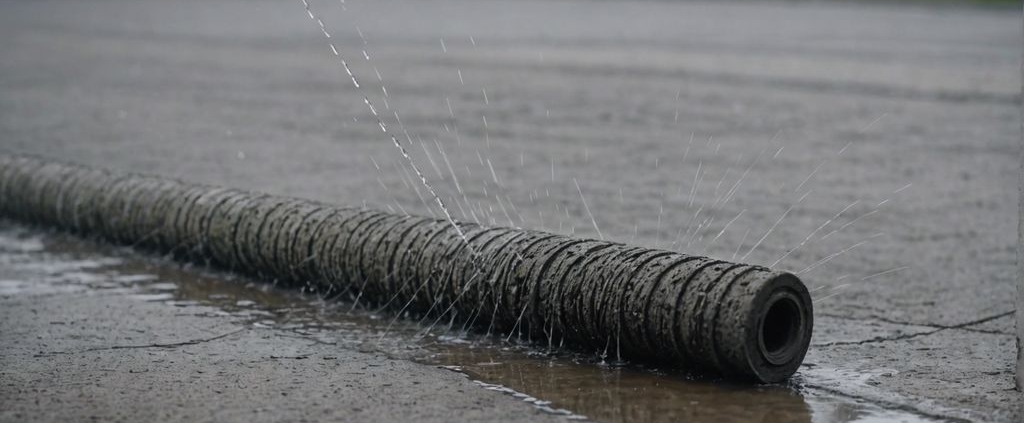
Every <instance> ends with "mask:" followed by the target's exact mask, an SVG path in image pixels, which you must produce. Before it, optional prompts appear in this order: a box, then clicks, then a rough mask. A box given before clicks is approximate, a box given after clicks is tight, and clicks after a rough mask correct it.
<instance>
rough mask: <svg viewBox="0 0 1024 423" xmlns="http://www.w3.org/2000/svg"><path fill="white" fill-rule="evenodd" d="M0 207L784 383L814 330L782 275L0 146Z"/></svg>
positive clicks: (357, 293) (339, 289)
mask: <svg viewBox="0 0 1024 423" xmlns="http://www.w3.org/2000/svg"><path fill="white" fill-rule="evenodd" d="M0 215H3V216H7V217H10V218H13V219H17V220H20V221H23V222H28V223H32V224H39V225H46V226H53V227H57V228H60V229H63V230H66V231H70V232H73V233H78V234H83V235H92V236H98V237H102V238H105V239H107V240H109V241H112V242H116V243H120V244H127V245H133V246H138V247H143V248H146V249H151V250H156V251H159V252H163V253H171V254H173V255H175V256H176V257H178V258H181V259H187V260H193V261H197V262H201V263H212V264H216V265H218V266H220V267H223V268H226V269H229V270H233V271H238V272H242V273H246V274H249V275H254V276H257V277H260V278H265V279H271V280H275V281H277V282H280V283H284V284H292V285H298V286H304V287H309V288H313V289H316V290H317V291H318V292H329V293H337V294H347V295H349V296H351V297H352V298H355V297H358V298H359V299H360V301H361V302H365V303H370V304H376V305H388V307H390V308H393V309H396V310H397V309H404V310H405V311H406V312H411V313H414V314H418V315H420V316H427V317H429V318H431V319H432V320H439V319H446V320H444V321H447V319H451V318H453V316H454V318H455V319H457V320H461V321H464V322H473V323H474V324H475V325H476V326H481V327H488V328H492V329H496V330H500V331H504V332H506V333H521V334H522V335H523V336H527V337H530V338H534V339H538V340H544V342H548V341H549V340H555V342H559V343H560V342H561V341H563V340H564V341H566V342H567V344H568V345H574V346H576V348H578V349H580V350H582V351H618V353H619V354H621V356H622V357H623V358H630V359H636V360H654V361H657V362H663V363H671V364H673V365H675V366H676V367H678V368H681V369H685V370H688V371H692V372H696V373H703V374H711V375H724V376H728V377H733V378H739V379H746V380H752V381H760V382H778V381H782V380H784V379H786V378H788V377H789V376H791V375H792V374H793V373H794V372H795V371H796V369H797V367H799V365H800V363H801V361H802V360H803V358H804V354H805V353H806V352H807V347H808V344H809V342H810V337H811V327H812V321H813V318H812V310H811V300H810V296H809V295H808V293H807V289H806V288H805V287H804V284H803V283H802V282H801V281H800V279H798V278H797V277H796V276H794V275H792V274H790V273H786V272H779V271H772V270H770V269H766V268H764V267H760V266H752V265H746V264H738V263H731V262H728V261H723V260H716V259H712V258H708V257H702V256H696V255H687V254H681V253H677V252H672V251H665V250H655V249H649V248H641V247H635V246H629V245H624V244H619V243H615V242H607V241H597V240H592V239H581V238H572V237H568V236H563V235H555V234H550V233H545V232H540V231H533V230H523V229H509V228H500V227H486V226H482V225H477V224H472V223H456V224H455V225H458V228H459V230H456V229H455V225H453V224H452V223H450V222H448V221H446V220H438V219H432V218H423V217H415V216H400V215H395V214H389V213H384V212H380V211H375V210H366V209H362V208H344V207H336V206H331V205H327V204H321V203H317V202H312V201H307V200H300V199H294V198H286V197H277V196H270V195H264V194H259V193H255V192H249V191H243V190H237V189H227V188H219V187H211V186H205V185H197V184H191V183H185V182H180V181H176V180H171V179H166V178H159V177H152V176H143V175H133V174H124V173H112V172H108V171H104V170H97V169H90V168H85V167H79V166H72V165H66V164H61V163H57V162H51V161H45V160H40V159H36V158H29V157H22V156H7V155H0Z"/></svg>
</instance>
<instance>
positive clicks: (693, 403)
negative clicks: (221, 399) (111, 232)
mask: <svg viewBox="0 0 1024 423" xmlns="http://www.w3.org/2000/svg"><path fill="white" fill-rule="evenodd" d="M54 293H75V294H78V295H104V296H107V295H116V296H121V297H124V299H125V301H141V302H150V303H157V304H161V305H164V306H165V307H171V308H178V309H180V310H181V312H182V313H197V314H206V313H208V314H212V315H219V316H230V317H231V318H232V319H233V320H234V322H235V323H236V324H237V325H238V327H239V328H240V329H244V330H255V331H273V332H281V333H285V334H288V335H289V336H295V337H297V338H298V339H303V340H312V341H313V342H317V343H327V344H330V345H332V346H333V347H335V348H339V349H349V350H357V351H362V352H376V353H382V354H385V355H387V356H389V357H391V358H392V359H396V360H403V359H404V360H413V361H416V362H419V363H423V364H429V365H434V366H439V367H442V368H444V369H447V370H450V371H453V372H458V373H461V374H464V375H465V376H466V377H468V378H470V379H471V380H472V381H473V382H474V383H475V384H476V385H478V386H479V389H483V390H489V391H494V392H496V393H498V394H504V395H510V396H512V397H514V398H517V399H520V400H522V401H524V402H527V403H530V404H532V405H533V406H534V407H536V408H537V409H539V410H542V411H543V412H545V413H549V414H554V415H563V416H565V417H566V418H569V419H580V420H594V421H602V422H616V423H618V422H621V423H627V422H676V421H687V420H691V421H722V422H870V421H905V422H917V421H929V419H928V418H926V417H923V416H920V415H916V414H911V413H906V412H901V411H894V410H886V409H883V408H881V407H878V406H877V405H872V404H868V403H862V402H859V401H857V400H856V399H855V398H848V397H841V396H836V395H833V394H831V393H829V392H825V391H823V390H819V389H808V388H807V387H805V386H803V382H804V379H802V378H800V377H798V378H797V380H795V381H794V382H792V383H790V384H787V385H782V386H747V385H740V384H731V383H728V382H723V381H713V380H700V379H695V378H689V377H686V376H681V375H677V374H673V373H671V372H669V371H666V370H665V369H657V368H649V367H642V366H638V365H633V364H630V363H624V362H617V361H616V360H615V359H614V357H610V356H608V355H607V353H606V352H599V353H597V354H593V355H583V354H577V353H571V352H567V351H564V350H563V349H561V348H559V346H557V345H552V346H544V345H537V344H529V343H525V342H519V341H517V340H516V337H515V336H514V334H512V335H513V336H505V335H492V336H485V335H482V334H480V333H471V332H469V333H468V332H466V331H463V330H461V329H460V328H458V327H448V326H445V325H443V324H442V325H436V326H434V327H433V329H431V328H430V327H428V326H427V325H425V324H419V323H417V322H415V321H410V320H406V319H400V318H396V316H394V315H390V314H379V313H376V312H375V311H374V310H367V309H365V308H363V307H361V306H359V305H358V304H353V303H351V302H343V301H339V300H331V299H323V298H318V297H315V296H312V295H305V294H301V293H297V292H294V291H291V290H283V289H279V288H276V287H274V286H273V285H272V284H269V283H262V282H259V281H254V280H249V279H245V278H241V277H238V276H234V275H231V274H227V273H223V272H218V271H214V270H210V269H206V268H203V267H195V266H191V265H187V264H182V263H178V262H174V261H171V260H169V259H166V258H156V257H152V256H148V255H144V254H140V253H138V252H136V251H133V250H131V249H128V248H122V247H113V246H109V245H106V244H102V243H97V242H93V241H88V240H82V239H79V238H75V237H72V236H69V235H65V234H60V233H53V232H46V231H41V230H38V229H30V228H27V227H24V226H19V225H16V224H14V223H11V222H8V221H0V296H2V297H3V298H6V299H15V298H25V297H29V298H30V297H35V296H46V295H51V294H54ZM292 358H296V359H316V358H317V357H303V356H301V355H300V356H296V357H292Z"/></svg>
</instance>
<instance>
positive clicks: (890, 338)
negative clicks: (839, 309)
mask: <svg viewBox="0 0 1024 423" xmlns="http://www.w3.org/2000/svg"><path fill="white" fill-rule="evenodd" d="M1012 314H1014V310H1010V311H1006V312H1003V313H999V314H996V315H994V316H989V317H985V318H981V319H977V320H972V321H969V322H964V323H960V324H956V325H934V324H925V325H921V324H916V323H899V322H894V321H891V320H888V319H881V318H878V319H876V320H880V321H883V322H886V323H893V324H902V325H908V326H909V325H914V326H925V327H931V328H934V329H935V330H931V331H925V332H918V333H911V334H902V335H896V336H877V337H874V338H870V339H864V340H860V341H836V342H826V343H821V344H814V345H812V346H814V347H818V348H821V347H833V346H842V345H863V344H872V343H878V342H888V341H901V340H904V339H911V338H917V337H921V336H927V335H932V334H935V333H938V332H942V331H944V330H949V329H967V327H968V326H974V325H978V324H982V323H986V322H990V321H993V320H996V319H1001V318H1003V317H1006V316H1010V315H1012ZM826 316H828V315H826ZM829 317H836V318H843V317H842V316H829ZM850 320H860V319H852V318H850ZM967 330H972V329H967ZM973 330H974V331H977V332H985V333H993V334H1001V335H1005V334H1004V333H1002V332H998V331H981V330H977V329H973Z"/></svg>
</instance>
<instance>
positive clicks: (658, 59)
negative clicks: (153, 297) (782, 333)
mask: <svg viewBox="0 0 1024 423" xmlns="http://www.w3.org/2000/svg"><path fill="white" fill-rule="evenodd" d="M311 6H312V10H313V11H314V12H315V13H317V14H318V17H320V18H322V20H323V22H324V23H325V25H326V28H327V29H328V31H330V33H331V35H332V38H331V39H332V40H333V41H335V42H336V47H337V49H338V51H339V53H341V55H342V56H343V57H344V58H345V59H346V61H347V63H348V64H349V66H350V68H351V70H352V71H353V72H354V74H355V75H356V77H357V78H358V79H359V82H360V87H361V88H355V87H354V86H353V85H352V83H351V82H350V80H349V77H348V76H347V75H346V72H345V70H344V68H343V67H342V66H341V64H340V63H339V61H338V60H337V58H335V57H334V56H333V55H332V54H331V50H330V48H329V46H328V44H327V39H326V38H325V37H324V35H323V34H322V33H321V31H320V28H319V26H318V25H317V23H316V22H315V21H311V20H310V19H309V17H308V16H307V14H306V12H305V11H304V10H303V6H302V3H301V1H298V0H296V1H294V2H262V1H260V2H250V1H246V2H242V1H226V2H170V1H161V2H156V1H150V2H140V1H89V2H84V1H83V2H50V1H35V2H4V3H0V8H2V9H3V13H0V37H2V38H3V39H4V40H5V42H4V43H2V44H0V148H2V149H3V150H5V151H9V152H16V153H32V154H39V155H42V156H46V157H51V158H55V159H62V160H67V161H73V162H76V163H83V164H91V165H96V166H102V167H106V168H112V169H118V170H128V171H139V172H148V173H156V174H161V175H167V176H173V177H180V178H183V179H186V180H190V181H196V182H204V183H212V184H220V185H228V186H236V187H243V188H250V189H256V190H261V191H266V192H270V193H274V194H285V195H291V196H297V197H304V198H313V199H318V200H324V201H328V202H332V203H338V204H362V203H364V202H365V203H366V204H368V205H370V206H376V207H381V208H390V209H393V210H398V211H400V210H406V211H408V212H410V213H420V214H426V213H433V214H435V215H440V213H441V211H440V210H438V209H437V207H435V206H434V205H433V203H432V202H431V197H430V194H429V193H428V192H427V191H426V190H425V188H424V187H423V185H422V184H421V183H419V182H418V180H417V178H416V176H415V175H414V174H412V170H411V169H410V168H409V167H408V165H407V162H406V161H405V160H404V158H403V157H402V156H401V155H400V154H399V153H398V150H397V149H396V148H395V146H394V145H393V143H392V141H391V139H390V138H389V137H388V136H387V135H386V134H383V133H381V131H380V128H379V126H378V124H377V122H376V120H375V119H374V118H373V116H372V115H371V114H370V112H369V108H367V107H366V105H365V104H364V101H363V98H364V97H363V96H364V95H365V96H366V97H367V98H369V99H370V101H371V102H372V103H373V105H374V107H375V108H376V109H377V110H379V111H380V113H381V115H382V116H384V119H385V122H386V123H387V124H388V128H389V131H390V133H392V134H394V135H396V137H397V139H398V140H399V141H400V142H402V143H403V145H405V146H406V147H408V148H409V150H410V152H411V153H412V154H413V159H414V161H415V163H416V164H417V165H418V167H419V168H420V170H421V171H422V172H423V174H424V176H425V177H426V178H427V179H428V181H429V182H430V183H431V184H432V186H433V187H434V188H436V190H437V192H438V193H439V194H440V195H441V196H442V197H443V198H444V199H445V200H446V201H447V203H448V204H449V206H450V208H451V211H452V213H453V214H454V215H455V216H456V217H457V218H461V219H466V220H474V219H476V220H481V221H487V222H491V221H492V220H493V221H494V222H495V223H498V224H512V225H516V226H523V227H534V228H544V229H547V230H552V231H559V232H565V233H575V234H577V235H581V236H590V237H596V236H602V237H605V238H610V239H616V240H622V241H630V242H634V243H639V244H644V245H650V246H660V247H664V248H673V249H678V250H681V251H684V252H690V253H702V254H708V255H712V256H720V257H725V258H732V257H735V258H736V259H739V260H742V261H747V262H754V263H760V264H766V265H773V264H774V265H775V266H776V267H780V268H785V269H791V270H793V271H802V273H800V276H801V277H802V278H803V279H804V280H805V281H806V283H807V284H808V286H809V287H810V288H811V289H813V290H815V292H814V296H815V300H816V302H815V308H816V310H815V311H816V316H817V317H818V320H817V322H816V323H818V324H817V327H816V333H815V340H814V346H813V347H812V350H811V352H810V353H809V355H808V358H807V365H806V366H805V367H804V368H802V369H801V371H800V373H798V382H800V383H805V384H807V385H809V386H815V387H818V388H822V389H830V390H833V391H835V392H836V393H838V394H841V395H846V396H851V397H855V398H859V399H862V400H864V401H869V402H873V403H876V404H883V405H885V406H887V407H895V408H902V409H908V410H911V411H913V412H915V413H920V414H926V415H932V416H939V417H946V418H965V419H972V420H999V421H1015V420H1016V421H1019V419H1020V418H1021V416H1022V415H1024V411H1022V398H1021V396H1020V394H1019V393H1017V392H1015V391H1012V390H1010V389H1011V387H1012V373H1013V361H1014V354H1015V352H1014V349H1013V336H1012V333H1013V315H1012V312H1013V309H1014V297H1015V295H1016V292H1015V286H1014V277H1015V273H1014V269H1015V248H1016V236H1015V233H1016V232H1015V229H1016V225H1017V208H1016V207H1017V196H1016V192H1017V189H1016V183H1017V182H1016V181H1017V172H1018V166H1019V163H1018V159H1017V158H1018V145H1017V142H1018V140H1019V128H1020V113H1019V108H1018V104H1019V101H1020V74H1019V71H1018V70H1019V69H1018V66H1019V52H1020V48H1019V46H1020V40H1021V28H1020V25H1019V19H1020V13H1019V11H1017V10H1012V11H1008V10H999V9H974V8H959V7H943V8H927V7H924V6H887V5H874V4H873V5H862V4H855V3H813V4H804V3H768V4H762V3H756V4H754V3H728V4H717V3H676V2H589V1H557V2H511V1H489V2H470V1H436V2H413V1H390V0H389V1H374V2H363V1H354V0H353V1H347V2H346V4H345V5H344V6H342V5H341V4H340V3H339V2H313V3H312V5H311ZM342 7H344V8H345V9H346V10H342ZM357 28H358V30H357ZM360 33H361V34H362V35H360ZM364 52H365V55H364ZM366 57H369V60H367V59H366ZM378 72H379V74H380V79H378V77H377V74H378ZM381 81H382V82H383V86H385V87H386V91H387V94H388V95H387V97H386V98H385V97H384V96H383V95H382V93H383V90H382V89H381V86H382V84H381ZM396 112H397V113H398V116H399V117H400V122H399V120H397V119H395V113H396ZM420 140H423V143H422V144H421V142H420ZM435 140H436V143H435ZM441 148H443V150H444V154H442V153H441V151H440V149H441ZM780 149H781V150H780ZM425 151H426V152H429V153H425ZM445 157H446V158H447V160H446V159H445ZM449 164H450V166H449ZM492 169H493V170H492ZM747 169H749V171H747ZM453 174H454V175H455V177H454V178H453ZM456 178H457V180H458V183H456ZM738 180H740V181H741V182H740V183H739V184H738V185H737V184H736V182H737V181H738ZM733 186H736V188H735V189H732V187H733ZM730 192H732V194H733V195H732V196H731V197H729V198H730V199H729V200H728V201H724V200H719V201H716V199H722V198H725V197H728V195H727V193H730ZM581 193H582V195H581ZM581 197H582V198H581ZM583 198H585V202H584V201H583ZM588 209H589V212H588ZM840 212H842V213H840ZM837 214H839V215H838V217H836V215H837ZM694 216H696V218H695V217H694ZM737 216H738V217H737ZM712 217H713V219H712ZM595 228H597V229H595ZM819 228H820V229H819ZM723 229H724V231H723ZM791 250H792V251H791ZM790 251H791V252H790ZM776 261H777V263H776ZM805 269H806V270H805ZM83 301H85V300H83ZM74 307H82V310H91V309H95V308H96V307H99V305H96V304H93V305H90V304H88V303H86V302H83V303H82V304H76V305H74ZM149 312H150V311H149V310H147V311H146V313H149ZM9 321H13V320H9ZM6 328H7V327H5V332H7V331H8V330H9V329H6ZM183 338H187V336H184V337H183ZM12 360H13V359H12ZM8 365H11V364H9V363H5V366H8ZM801 381H802V382H801ZM488 398H490V397H488ZM491 400H492V401H499V400H494V399H491ZM499 402H500V401H499Z"/></svg>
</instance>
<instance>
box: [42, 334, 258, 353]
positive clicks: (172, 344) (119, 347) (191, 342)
mask: <svg viewBox="0 0 1024 423" xmlns="http://www.w3.org/2000/svg"><path fill="white" fill-rule="evenodd" d="M246 329H247V328H240V329H236V330H233V331H231V332H227V333H222V334H220V335H216V336H212V337H209V338H197V339H190V340H187V341H181V342H169V343H163V342H156V343H152V344H142V345H113V346H109V347H94V348H88V349H84V350H81V351H51V352H47V353H40V354H36V355H35V357H47V356H51V355H60V354H81V353H86V352H94V351H110V350H125V349H142V348H177V347H183V346H186V345H197V344H202V343H206V342H211V341H216V340H218V339H223V338H227V337H229V336H231V335H234V334H236V333H239V332H242V331H244V330H246Z"/></svg>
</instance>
